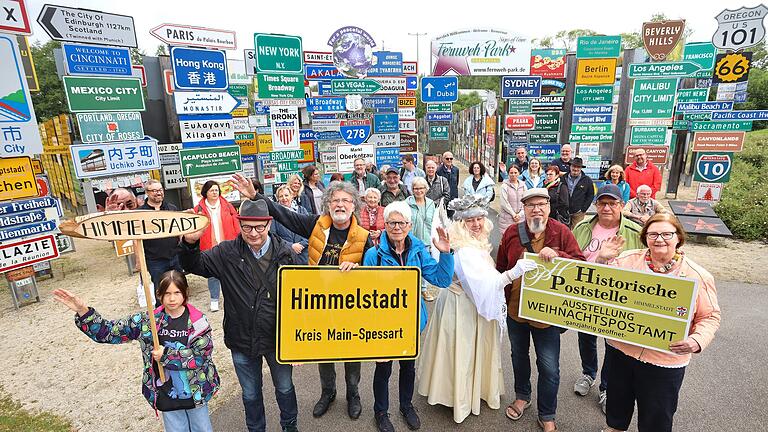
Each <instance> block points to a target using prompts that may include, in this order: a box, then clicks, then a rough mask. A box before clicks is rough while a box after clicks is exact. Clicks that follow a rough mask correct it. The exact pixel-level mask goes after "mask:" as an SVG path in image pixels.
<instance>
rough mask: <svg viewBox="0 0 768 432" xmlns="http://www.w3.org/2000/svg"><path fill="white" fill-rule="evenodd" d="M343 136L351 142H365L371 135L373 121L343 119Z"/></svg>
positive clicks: (341, 131)
mask: <svg viewBox="0 0 768 432" xmlns="http://www.w3.org/2000/svg"><path fill="white" fill-rule="evenodd" d="M339 133H341V138H342V139H344V141H346V142H347V143H349V144H352V145H358V144H362V143H364V142H365V141H366V140H367V139H368V137H369V136H371V122H370V121H366V120H342V122H341V125H340V126H339Z"/></svg>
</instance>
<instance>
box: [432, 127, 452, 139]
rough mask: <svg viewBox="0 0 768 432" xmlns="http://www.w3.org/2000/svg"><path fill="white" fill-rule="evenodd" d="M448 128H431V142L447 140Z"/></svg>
mask: <svg viewBox="0 0 768 432" xmlns="http://www.w3.org/2000/svg"><path fill="white" fill-rule="evenodd" d="M448 130H449V127H448V126H430V127H429V139H431V140H447V139H448Z"/></svg>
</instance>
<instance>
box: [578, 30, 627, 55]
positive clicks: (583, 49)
mask: <svg viewBox="0 0 768 432" xmlns="http://www.w3.org/2000/svg"><path fill="white" fill-rule="evenodd" d="M619 53H621V36H579V38H578V39H577V40H576V58H580V59H583V58H613V57H618V56H619Z"/></svg>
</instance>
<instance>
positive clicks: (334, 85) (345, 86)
mask: <svg viewBox="0 0 768 432" xmlns="http://www.w3.org/2000/svg"><path fill="white" fill-rule="evenodd" d="M380 88H381V84H379V83H378V82H376V81H374V80H371V79H335V80H331V93H333V94H371V93H373V92H375V91H377V90H379V89H380Z"/></svg>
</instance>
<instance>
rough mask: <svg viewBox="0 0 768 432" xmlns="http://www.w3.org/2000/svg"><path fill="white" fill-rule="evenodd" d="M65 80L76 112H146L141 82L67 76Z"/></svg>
mask: <svg viewBox="0 0 768 432" xmlns="http://www.w3.org/2000/svg"><path fill="white" fill-rule="evenodd" d="M62 79H63V81H64V91H65V93H66V95H67V104H68V105H69V110H70V111H72V112H94V111H144V93H142V91H141V79H139V78H106V77H101V78H97V77H72V76H65V77H63V78H62Z"/></svg>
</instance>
